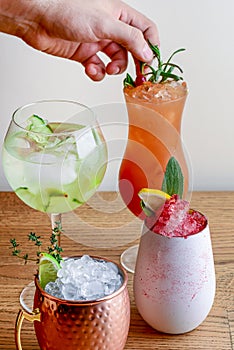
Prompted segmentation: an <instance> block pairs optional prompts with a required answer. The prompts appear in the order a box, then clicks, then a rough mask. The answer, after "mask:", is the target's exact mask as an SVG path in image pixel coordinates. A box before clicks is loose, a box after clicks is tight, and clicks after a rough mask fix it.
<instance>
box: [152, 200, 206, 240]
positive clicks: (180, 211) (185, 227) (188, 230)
mask: <svg viewBox="0 0 234 350" xmlns="http://www.w3.org/2000/svg"><path fill="white" fill-rule="evenodd" d="M206 224H207V220H206V218H205V216H204V215H202V214H201V213H199V212H197V211H194V210H189V202H187V201H185V200H182V199H180V198H179V196H178V195H173V196H172V197H171V198H170V199H168V200H167V201H166V202H165V204H164V207H163V210H162V213H161V215H160V216H159V218H156V217H155V216H154V215H153V216H150V217H148V218H147V219H146V226H147V227H148V228H149V229H151V230H152V231H153V232H155V233H159V234H161V235H163V236H167V237H187V236H190V235H193V234H195V233H198V232H200V231H201V230H203V229H204V228H205V226H206Z"/></svg>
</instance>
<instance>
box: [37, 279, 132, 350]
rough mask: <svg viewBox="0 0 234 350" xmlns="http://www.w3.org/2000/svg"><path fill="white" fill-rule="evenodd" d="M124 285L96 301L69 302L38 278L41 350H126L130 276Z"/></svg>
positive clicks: (38, 337) (38, 325) (38, 333)
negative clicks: (43, 286) (46, 288)
mask: <svg viewBox="0 0 234 350" xmlns="http://www.w3.org/2000/svg"><path fill="white" fill-rule="evenodd" d="M124 277H125V281H124V283H123V285H122V287H121V288H120V289H119V290H118V291H117V292H115V293H114V294H112V295H110V296H109V297H106V298H104V299H102V300H101V301H96V302H83V303H76V302H68V301H63V300H61V299H57V298H54V297H51V296H50V295H48V294H47V293H45V292H44V291H43V290H42V289H41V288H40V286H39V284H38V280H37V278H36V280H35V284H36V293H35V300H34V307H35V308H39V309H40V311H41V322H38V321H35V322H34V327H35V332H36V335H37V339H38V343H39V345H40V348H41V350H78V349H79V350H123V349H124V346H125V343H126V340H127V335H128V330H129V323H130V302H129V295H128V290H127V281H126V279H127V276H124Z"/></svg>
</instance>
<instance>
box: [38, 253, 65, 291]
mask: <svg viewBox="0 0 234 350" xmlns="http://www.w3.org/2000/svg"><path fill="white" fill-rule="evenodd" d="M59 269H60V264H59V263H58V261H57V260H56V259H55V258H54V257H53V256H52V255H50V254H48V253H41V255H40V262H39V269H38V271H39V281H40V285H41V287H42V288H43V289H44V288H45V286H46V285H47V283H49V282H54V281H55V280H56V278H57V272H58V270H59Z"/></svg>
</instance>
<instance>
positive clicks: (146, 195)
mask: <svg viewBox="0 0 234 350" xmlns="http://www.w3.org/2000/svg"><path fill="white" fill-rule="evenodd" d="M138 196H139V197H140V199H141V201H142V208H143V210H144V212H145V214H146V215H147V216H150V215H152V214H153V213H156V212H157V211H158V210H160V209H161V208H162V207H163V205H164V203H165V202H166V200H167V199H170V198H171V196H170V195H169V194H168V193H166V192H163V191H160V190H156V189H152V188H142V189H141V190H140V191H139V193H138Z"/></svg>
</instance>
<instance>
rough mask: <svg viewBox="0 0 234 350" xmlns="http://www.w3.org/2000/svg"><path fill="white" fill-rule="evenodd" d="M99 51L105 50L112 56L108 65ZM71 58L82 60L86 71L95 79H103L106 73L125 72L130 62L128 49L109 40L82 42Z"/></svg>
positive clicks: (104, 51) (106, 53)
mask: <svg viewBox="0 0 234 350" xmlns="http://www.w3.org/2000/svg"><path fill="white" fill-rule="evenodd" d="M99 52H103V53H104V54H105V55H107V56H108V57H109V58H110V62H109V63H107V65H105V63H104V62H103V60H102V59H101V58H100V57H99V56H98V53H99ZM70 58H71V59H72V60H75V61H78V62H80V63H81V64H82V65H83V66H84V67H85V73H86V74H87V75H88V76H89V77H90V78H91V79H92V80H94V81H100V80H102V79H103V78H104V77H105V75H106V74H108V75H114V74H120V73H123V72H124V71H125V69H126V67H127V63H128V54H127V51H126V49H125V48H123V47H121V46H120V45H119V44H116V43H114V42H110V41H109V40H101V41H99V42H98V43H90V44H87V43H85V44H80V45H79V46H78V47H77V50H76V52H75V53H74V54H73V55H72V57H70Z"/></svg>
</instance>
